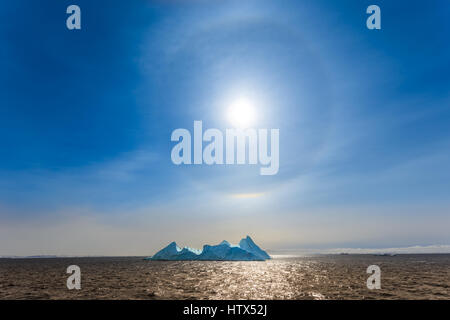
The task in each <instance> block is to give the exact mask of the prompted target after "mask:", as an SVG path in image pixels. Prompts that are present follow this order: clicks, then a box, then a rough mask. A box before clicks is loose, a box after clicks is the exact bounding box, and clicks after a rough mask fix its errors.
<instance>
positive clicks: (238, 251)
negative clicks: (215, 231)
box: [145, 236, 271, 261]
mask: <svg viewBox="0 0 450 320" xmlns="http://www.w3.org/2000/svg"><path fill="white" fill-rule="evenodd" d="M145 259H146V260H201V261H264V260H267V259H271V258H270V256H269V255H268V254H267V252H265V251H264V250H262V249H261V248H260V247H258V246H257V245H256V243H255V242H253V240H252V239H251V238H250V237H249V236H247V237H246V238H244V239H242V240H241V241H240V242H239V245H231V244H230V243H229V242H228V241H226V240H223V241H222V242H221V243H220V244H218V245H215V246H211V245H207V244H206V245H204V246H203V249H202V250H198V249H193V248H189V247H184V248H183V249H181V248H180V247H178V246H177V244H176V242H171V243H170V244H169V245H168V246H167V247H165V248H163V249H161V250H160V251H158V252H157V253H155V254H154V255H153V256H151V257H148V258H145Z"/></svg>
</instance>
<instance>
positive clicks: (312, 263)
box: [0, 254, 450, 300]
mask: <svg viewBox="0 0 450 320" xmlns="http://www.w3.org/2000/svg"><path fill="white" fill-rule="evenodd" d="M143 258H144V257H86V258H32V259H0V299H2V300H3V299H450V290H449V286H450V254H417V255H414V254H402V255H396V256H376V255H369V254H367V255H366V254H360V255H352V254H349V255H317V256H307V257H306V256H305V257H292V256H276V257H275V258H274V259H272V260H268V261H245V262H244V261H242V262H233V261H146V260H143ZM69 265H77V266H79V267H80V269H81V289H80V290H75V289H74V290H69V289H67V286H66V281H67V278H68V277H69V276H70V274H67V273H66V269H67V267H68V266H69ZM370 265H377V266H379V267H380V269H381V289H372V290H369V289H368V288H367V285H366V282H367V278H368V277H369V276H370V274H368V273H366V270H367V267H368V266H370Z"/></svg>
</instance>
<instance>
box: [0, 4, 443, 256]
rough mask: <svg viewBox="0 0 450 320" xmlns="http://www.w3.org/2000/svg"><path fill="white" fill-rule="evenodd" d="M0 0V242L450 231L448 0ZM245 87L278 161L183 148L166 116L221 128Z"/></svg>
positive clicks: (296, 240) (41, 247)
mask: <svg viewBox="0 0 450 320" xmlns="http://www.w3.org/2000/svg"><path fill="white" fill-rule="evenodd" d="M70 4H77V5H79V6H80V8H81V12H82V29H81V30H75V31H70V30H68V29H67V28H66V24H65V21H66V18H67V14H66V13H65V11H66V8H67V6H68V5H70ZM371 4H377V5H379V6H380V8H381V17H382V29H381V30H368V29H367V28H366V19H367V17H368V15H367V14H366V13H365V9H366V8H367V6H368V5H371ZM2 7H3V8H2V10H1V13H0V21H1V22H0V24H1V28H0V39H1V42H0V69H1V70H2V72H0V115H1V117H0V136H1V139H0V255H1V254H24V255H25V254H148V253H152V252H153V251H154V250H156V249H158V248H159V247H161V246H162V245H165V244H166V243H168V242H170V241H172V240H176V241H177V242H179V243H180V244H181V245H184V244H186V245H192V246H196V245H197V246H200V245H201V244H202V243H204V242H209V243H216V242H220V241H221V240H222V239H228V240H230V241H231V242H233V241H234V242H236V241H238V240H239V239H240V238H241V237H242V236H245V235H246V234H250V235H252V237H253V238H254V239H255V241H256V242H257V243H261V245H262V246H263V247H266V248H272V249H282V248H293V249H295V248H336V247H354V248H376V247H401V246H413V245H422V246H424V245H441V244H445V245H446V244H450V236H449V232H448V230H449V227H450V214H449V212H450V197H449V193H450V161H449V160H450V126H449V124H450V90H449V88H450V60H449V57H450V44H449V42H448V34H449V31H450V30H449V29H450V27H449V24H448V17H449V16H450V6H449V4H448V1H445V0H442V1H438V0H433V1H427V2H411V1H395V2H394V1H376V2H373V1H351V0H347V1H339V2H338V1H282V2H280V1H194V0H192V1H131V2H129V1H128V2H126V1H82V0H77V1H75V2H74V1H58V2H55V1H40V2H39V3H37V2H35V1H14V2H8V3H5V4H2ZM240 95H245V96H248V97H251V99H252V100H253V101H254V104H255V106H256V109H257V115H258V117H257V121H256V123H255V127H258V128H279V129H280V169H279V172H278V174H277V175H274V176H260V175H259V166H248V165H246V166H205V165H202V166H175V165H174V164H173V163H172V162H171V159H170V151H171V148H172V147H173V146H174V143H173V142H171V141H170V135H171V132H172V131H173V130H174V129H176V128H187V129H189V130H191V131H192V127H193V121H194V120H202V121H203V125H204V127H205V128H219V129H225V128H228V127H230V124H229V123H228V122H227V119H226V109H227V106H228V104H229V103H230V101H232V100H233V99H235V98H236V97H238V96H240Z"/></svg>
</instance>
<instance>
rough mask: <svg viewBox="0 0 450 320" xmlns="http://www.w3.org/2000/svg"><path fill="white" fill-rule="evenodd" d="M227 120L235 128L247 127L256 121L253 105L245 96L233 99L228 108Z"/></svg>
mask: <svg viewBox="0 0 450 320" xmlns="http://www.w3.org/2000/svg"><path fill="white" fill-rule="evenodd" d="M227 115H228V120H229V121H230V123H231V124H232V125H233V126H234V127H236V128H248V127H250V126H251V125H252V124H253V123H255V121H256V112H255V107H254V105H253V103H252V101H250V100H249V99H247V98H244V97H241V98H239V99H236V100H235V101H233V102H232V103H231V105H230V107H229V108H228V114H227Z"/></svg>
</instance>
